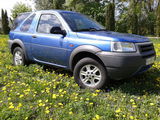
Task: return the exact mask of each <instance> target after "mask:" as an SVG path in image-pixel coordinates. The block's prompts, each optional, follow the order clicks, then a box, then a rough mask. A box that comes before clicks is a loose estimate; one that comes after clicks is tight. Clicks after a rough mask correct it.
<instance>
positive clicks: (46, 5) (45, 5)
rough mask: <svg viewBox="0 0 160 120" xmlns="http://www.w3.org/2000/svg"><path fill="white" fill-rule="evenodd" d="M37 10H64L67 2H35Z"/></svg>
mask: <svg viewBox="0 0 160 120" xmlns="http://www.w3.org/2000/svg"><path fill="white" fill-rule="evenodd" d="M34 1H35V3H36V9H37V10H49V9H63V4H64V3H65V0H34Z"/></svg>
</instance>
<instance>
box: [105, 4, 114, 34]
mask: <svg viewBox="0 0 160 120" xmlns="http://www.w3.org/2000/svg"><path fill="white" fill-rule="evenodd" d="M106 29H107V30H111V31H114V30H115V3H109V4H108V5H107V7H106Z"/></svg>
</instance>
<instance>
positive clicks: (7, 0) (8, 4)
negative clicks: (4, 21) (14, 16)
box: [0, 0, 34, 16]
mask: <svg viewBox="0 0 160 120" xmlns="http://www.w3.org/2000/svg"><path fill="white" fill-rule="evenodd" d="M17 2H22V3H25V4H27V5H29V6H31V7H32V9H34V2H33V0H0V13H1V9H5V10H7V12H8V16H11V9H12V8H13V6H14V5H15V4H16V3H17ZM0 16H1V14H0Z"/></svg>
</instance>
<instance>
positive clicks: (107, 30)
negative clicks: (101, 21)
mask: <svg viewBox="0 0 160 120" xmlns="http://www.w3.org/2000/svg"><path fill="white" fill-rule="evenodd" d="M97 31H108V30H107V29H99V30H97Z"/></svg>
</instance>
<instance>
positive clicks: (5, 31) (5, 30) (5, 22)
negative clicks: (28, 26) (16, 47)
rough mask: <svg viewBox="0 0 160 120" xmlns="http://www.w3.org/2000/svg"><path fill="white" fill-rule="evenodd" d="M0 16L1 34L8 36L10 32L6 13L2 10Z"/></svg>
mask: <svg viewBox="0 0 160 120" xmlns="http://www.w3.org/2000/svg"><path fill="white" fill-rule="evenodd" d="M1 16H2V33H3V34H8V33H9V31H10V28H9V19H8V15H7V11H6V10H5V12H4V10H3V9H2V11H1Z"/></svg>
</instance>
